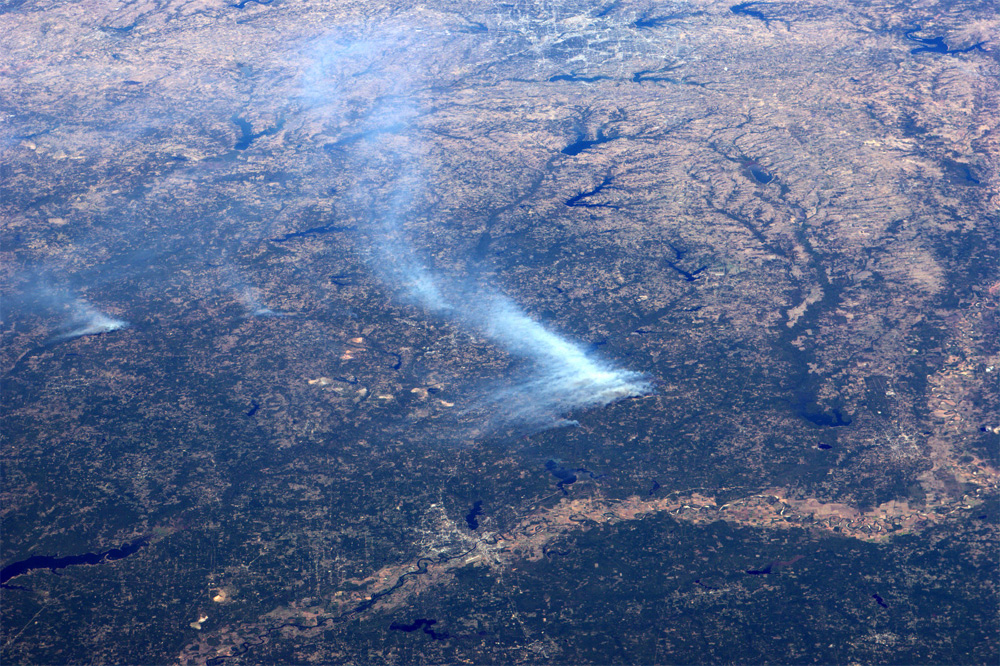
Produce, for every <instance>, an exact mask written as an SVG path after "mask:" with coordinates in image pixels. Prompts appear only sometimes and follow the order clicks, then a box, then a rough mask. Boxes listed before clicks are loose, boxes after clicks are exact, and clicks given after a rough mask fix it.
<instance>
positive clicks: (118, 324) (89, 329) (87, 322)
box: [50, 298, 128, 342]
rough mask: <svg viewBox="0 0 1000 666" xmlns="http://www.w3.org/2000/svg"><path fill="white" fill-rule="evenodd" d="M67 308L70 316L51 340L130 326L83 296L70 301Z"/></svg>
mask: <svg viewBox="0 0 1000 666" xmlns="http://www.w3.org/2000/svg"><path fill="white" fill-rule="evenodd" d="M66 309H67V310H68V315H69V316H68V318H67V320H66V321H65V323H63V325H62V326H61V327H60V328H59V331H58V332H56V334H55V335H53V336H52V338H51V339H50V342H64V341H66V340H72V339H73V338H80V337H83V336H85V335H100V334H101V333H110V332H111V331H117V330H119V329H122V328H125V327H127V326H128V322H127V321H124V320H122V319H116V318H115V317H112V316H110V315H108V314H105V313H103V312H101V311H100V310H98V309H97V308H95V307H94V306H93V305H91V304H90V303H88V302H87V301H85V300H83V299H82V298H77V299H75V300H73V301H72V302H70V303H68V304H67V305H66Z"/></svg>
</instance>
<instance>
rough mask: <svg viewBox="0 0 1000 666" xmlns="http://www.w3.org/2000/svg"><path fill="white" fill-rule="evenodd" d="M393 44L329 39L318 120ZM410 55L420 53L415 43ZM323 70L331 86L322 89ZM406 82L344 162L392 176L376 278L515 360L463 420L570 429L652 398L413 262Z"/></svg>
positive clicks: (526, 318)
mask: <svg viewBox="0 0 1000 666" xmlns="http://www.w3.org/2000/svg"><path fill="white" fill-rule="evenodd" d="M392 43H393V42H392V40H389V41H380V40H370V41H364V40H361V41H358V42H356V43H350V42H348V43H346V44H345V43H344V42H337V43H336V48H332V49H331V50H329V51H328V52H326V53H325V54H323V57H322V58H321V62H320V65H319V66H318V67H316V68H314V69H312V70H311V71H310V73H309V76H308V77H307V79H306V83H305V87H306V88H307V89H306V90H305V94H304V98H306V99H308V100H310V101H312V102H313V103H315V104H316V110H317V111H318V112H319V113H321V114H329V113H331V110H333V109H336V107H337V103H338V98H337V97H338V91H341V90H343V89H344V84H343V83H342V82H341V79H343V77H344V75H345V72H381V71H388V70H389V69H390V68H388V67H386V66H385V63H384V62H383V61H381V60H380V58H383V57H384V56H385V54H386V53H387V52H391V48H392V46H390V45H391V44H392ZM408 48H414V47H413V46H411V47H408ZM415 48H416V49H417V50H419V44H418V45H416V47H415ZM407 56H408V61H409V62H414V61H419V58H416V59H414V58H413V56H412V53H409V52H408V54H407ZM417 69H419V68H417ZM324 71H326V72H328V73H329V76H330V78H331V79H332V80H331V81H330V82H329V83H326V84H324V81H325V78H324V74H323V72H324ZM396 71H397V72H398V70H396ZM410 76H411V78H410V79H407V78H406V77H402V78H395V79H392V80H381V79H380V80H379V81H378V83H379V85H380V86H381V88H382V89H383V93H384V96H383V99H386V100H391V102H387V103H383V104H382V105H381V106H380V105H379V104H378V103H377V104H376V106H375V108H373V109H371V110H370V113H369V114H368V115H367V116H366V118H365V122H364V126H363V129H364V131H363V132H361V133H360V134H359V135H355V136H358V137H359V139H358V140H357V141H354V142H352V143H351V147H350V157H349V160H350V162H351V164H352V165H353V168H354V170H355V171H356V172H358V173H361V172H375V173H387V172H395V173H396V174H397V175H396V176H395V177H394V178H393V179H392V182H391V185H392V187H391V194H390V195H389V196H388V197H386V200H383V201H382V202H381V205H379V203H380V202H378V201H370V202H369V205H368V208H369V209H370V210H371V209H376V208H381V210H382V212H381V213H379V214H374V215H373V218H374V219H373V220H372V221H371V242H372V245H373V246H374V249H375V252H374V264H375V267H376V270H377V272H379V273H380V274H381V276H382V277H383V279H384V280H385V281H386V282H387V283H389V284H390V285H392V286H393V287H394V288H395V289H397V290H398V291H399V292H400V293H401V294H403V295H404V296H405V297H406V298H408V299H409V300H410V301H412V302H414V303H415V304H417V305H419V306H420V307H422V308H423V309H425V310H426V311H427V312H428V313H430V314H433V315H436V316H439V317H442V318H444V319H447V320H450V321H452V322H455V323H457V324H459V325H461V326H462V327H463V328H466V329H468V330H470V331H473V332H475V333H478V334H479V335H481V336H483V337H484V338H486V339H487V340H488V341H490V342H491V343H493V344H495V345H497V346H498V347H499V348H501V349H503V350H504V351H506V352H507V353H508V354H510V355H511V356H512V357H514V358H516V359H518V360H519V361H520V362H521V363H520V372H521V377H520V379H519V380H518V381H514V382H511V381H508V382H507V383H505V384H504V385H502V386H500V387H499V388H495V389H492V390H490V391H487V392H485V393H483V394H482V395H481V396H480V397H479V398H478V399H477V400H476V401H475V403H474V404H473V405H472V406H471V407H470V408H468V409H467V410H466V412H465V413H466V414H467V415H469V416H472V417H476V416H478V417H479V418H480V419H481V420H485V421H486V428H487V429H495V428H506V427H514V428H527V429H531V430H540V429H545V428H549V427H554V426H560V425H568V424H572V423H574V422H572V421H567V420H566V418H565V417H566V415H568V414H569V413H571V412H573V411H577V410H581V409H588V408H597V407H604V406H606V405H609V404H611V403H613V402H616V401H618V400H622V399H625V398H631V397H639V396H643V395H647V394H649V393H651V392H652V385H651V382H650V381H649V379H648V378H647V377H646V376H644V375H642V374H641V373H638V372H634V371H631V370H626V369H623V368H619V367H617V366H615V365H613V364H611V363H610V362H608V361H605V360H602V359H600V358H597V357H596V356H594V355H592V354H590V353H588V352H587V351H586V350H585V349H584V347H583V346H581V345H580V344H579V343H577V342H574V341H572V340H570V339H568V338H566V337H564V336H562V335H560V334H558V333H556V332H554V331H553V330H551V329H550V328H549V327H547V326H546V325H544V324H543V323H542V322H540V321H538V320H537V319H534V318H532V317H531V316H530V315H529V314H528V313H527V312H525V310H524V309H523V308H521V307H520V306H518V305H517V303H515V302H514V301H513V300H511V299H510V298H509V297H507V296H505V295H503V294H502V293H500V292H499V291H498V290H497V289H495V288H492V287H487V286H484V285H482V284H476V283H473V282H472V281H471V280H469V279H457V280H456V279H450V278H448V277H446V276H444V275H442V274H440V273H439V272H437V271H435V270H434V269H433V268H431V267H430V266H429V265H428V264H427V263H425V262H423V261H422V260H421V257H419V256H418V253H417V251H416V250H415V249H414V247H413V245H412V242H411V241H410V239H409V237H408V234H407V230H406V226H405V224H404V220H405V219H406V218H407V217H408V216H410V215H412V214H413V212H414V211H415V210H416V208H417V206H416V205H415V200H416V199H417V194H418V193H421V184H422V183H423V182H424V180H426V176H425V173H426V172H425V169H426V168H427V165H426V164H425V163H424V162H423V160H422V159H421V155H422V153H423V150H422V148H421V145H420V142H419V138H418V137H417V132H412V131H410V130H411V129H412V123H413V122H414V119H415V118H417V117H418V116H419V113H418V112H417V104H416V103H415V102H414V101H413V100H414V99H415V95H414V90H415V89H416V88H417V87H419V85H418V84H419V82H420V78H421V76H422V74H421V73H420V72H419V71H417V72H413V73H412V74H411V75H410ZM323 85H327V86H328V88H327V90H328V95H324V94H322V93H321V92H317V91H318V90H319V89H320V88H322V87H323ZM389 92H391V94H388V93H389ZM335 115H339V114H335ZM365 189H367V190H369V191H373V190H375V188H363V187H362V186H361V185H360V184H359V185H358V186H357V191H356V192H355V196H356V197H357V198H358V199H359V201H360V200H362V194H363V192H362V190H365Z"/></svg>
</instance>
